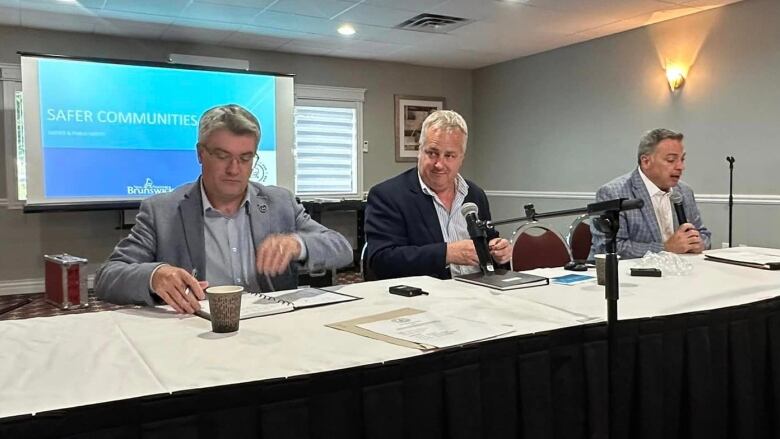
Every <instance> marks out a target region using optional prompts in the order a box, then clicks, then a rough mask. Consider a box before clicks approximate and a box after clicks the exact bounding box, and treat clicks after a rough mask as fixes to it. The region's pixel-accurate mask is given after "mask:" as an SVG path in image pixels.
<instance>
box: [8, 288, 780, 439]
mask: <svg viewBox="0 0 780 439" xmlns="http://www.w3.org/2000/svg"><path fill="white" fill-rule="evenodd" d="M616 334H617V338H616V344H615V352H614V355H615V358H614V362H615V364H614V367H612V370H611V373H610V371H609V370H608V347H607V346H608V345H607V340H606V327H605V325H604V324H596V325H587V326H582V327H577V328H568V329H562V330H556V331H551V332H546V333H540V334H533V335H526V336H517V337H512V338H506V339H501V340H494V341H489V342H484V343H480V344H477V345H472V346H468V347H463V348H458V349H450V350H445V351H439V352H434V353H431V354H426V355H422V356H418V357H415V358H410V359H406V360H401V361H395V362H388V363H385V364H381V365H371V366H365V367H359V368H353V369H347V370H341V371H334V372H328V373H320V374H315V375H310V376H301V377H296V378H292V379H279V380H267V381H260V382H254V383H246V384H240V385H231V386H221V387H216V388H209V389H201V390H194V391H186V392H178V393H175V394H173V395H161V396H152V397H144V398H136V399H132V400H125V401H118V402H111V403H105V404H97V405H92V406H84V407H78V408H73V409H68V410H63V411H54V412H48V413H41V414H38V415H36V416H21V417H16V418H6V419H3V420H0V438H6V437H8V438H26V437H30V438H48V437H68V438H71V437H72V438H171V437H187V438H237V437H252V438H345V439H348V438H372V439H373V438H426V439H429V438H433V439H435V438H469V439H471V438H491V439H492V438H567V439H570V438H607V437H610V434H609V430H610V416H609V414H608V404H607V403H608V401H609V400H610V398H608V389H609V385H608V378H609V377H611V378H612V398H611V399H612V402H613V404H614V414H613V416H612V419H611V430H612V435H611V437H613V438H665V439H671V438H708V439H717V438H727V437H729V438H769V437H778V436H780V425H779V424H780V413H779V411H780V299H772V300H767V301H763V302H758V303H754V304H751V305H745V306H737V307H731V308H723V309H717V310H711V311H707V312H700V313H690V314H682V315H675V316H668V317H659V318H651V319H638V320H628V321H622V322H620V323H619V325H618V327H617V328H616ZM3 373H13V371H3ZM116 378H117V379H118V380H119V379H122V377H121V376H118V377H116Z"/></svg>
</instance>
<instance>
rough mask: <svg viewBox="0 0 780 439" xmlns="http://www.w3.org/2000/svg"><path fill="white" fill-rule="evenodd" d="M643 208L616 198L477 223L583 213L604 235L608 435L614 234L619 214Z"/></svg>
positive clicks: (615, 269) (614, 306)
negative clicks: (554, 210)
mask: <svg viewBox="0 0 780 439" xmlns="http://www.w3.org/2000/svg"><path fill="white" fill-rule="evenodd" d="M643 205H644V202H643V201H642V200H640V199H635V200H627V199H625V198H618V199H614V200H608V201H602V202H598V203H591V204H588V206H587V207H585V208H580V209H569V210H559V211H556V212H548V213H537V212H536V210H535V209H534V206H533V204H526V205H525V206H524V209H525V213H526V216H524V217H520V218H511V219H508V220H501V221H492V222H491V221H478V226H479V227H484V228H486V230H487V229H492V228H493V227H494V226H498V225H502V224H511V223H516V222H521V221H536V220H538V219H541V218H555V217H561V216H569V215H582V214H583V213H587V214H588V215H590V216H592V217H594V218H593V224H594V225H595V226H596V228H597V229H598V230H599V231H600V232H602V233H604V235H605V238H606V251H607V254H606V261H605V267H604V268H605V270H604V275H605V277H606V279H605V285H604V298H605V299H606V301H607V352H608V353H607V355H608V357H607V376H608V379H607V413H608V427H607V428H608V432H610V433H611V431H612V425H613V419H614V417H613V412H612V410H613V404H612V400H613V397H612V389H614V386H613V384H612V382H611V381H612V374H611V371H612V370H614V367H613V365H614V364H615V358H616V357H615V348H616V344H617V343H616V337H615V326H616V324H617V320H618V299H619V298H620V292H619V288H620V285H619V282H620V279H619V273H618V256H617V233H618V230H620V212H621V211H624V210H631V209H638V208H641V207H642V206H643Z"/></svg>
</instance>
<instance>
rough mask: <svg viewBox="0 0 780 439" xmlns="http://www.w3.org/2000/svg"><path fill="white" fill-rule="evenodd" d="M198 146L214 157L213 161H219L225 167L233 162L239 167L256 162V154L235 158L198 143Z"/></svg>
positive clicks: (245, 154) (248, 153) (246, 154)
mask: <svg viewBox="0 0 780 439" xmlns="http://www.w3.org/2000/svg"><path fill="white" fill-rule="evenodd" d="M198 146H199V147H201V148H203V149H204V150H205V151H206V152H207V153H209V155H210V156H212V157H214V158H215V159H217V160H219V161H220V162H222V163H224V164H225V165H229V164H231V163H233V160H237V161H238V164H239V165H242V166H249V165H253V164H254V162H255V161H256V160H257V153H256V152H247V153H244V154H241V155H239V156H235V155H233V154H229V153H227V152H225V151H223V150H221V149H215V150H212V149H210V148H209V147H208V146H206V145H205V144H203V143H198Z"/></svg>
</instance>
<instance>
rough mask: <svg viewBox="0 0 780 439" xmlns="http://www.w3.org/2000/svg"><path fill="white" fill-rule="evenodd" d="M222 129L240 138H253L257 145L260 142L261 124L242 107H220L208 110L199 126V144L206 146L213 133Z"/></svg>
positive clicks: (232, 105) (233, 105)
mask: <svg viewBox="0 0 780 439" xmlns="http://www.w3.org/2000/svg"><path fill="white" fill-rule="evenodd" d="M221 129H226V130H228V131H230V132H231V133H233V134H236V135H239V136H253V137H254V138H255V143H259V142H260V122H259V121H258V120H257V118H256V117H255V116H254V115H253V114H252V113H250V112H249V110H247V109H246V108H244V107H242V106H240V105H236V104H228V105H220V106H218V107H214V108H211V109H209V110H206V112H205V113H203V116H201V117H200V123H199V124H198V143H199V144H205V142H206V139H208V138H209V136H210V135H211V133H213V132H214V131H217V130H221Z"/></svg>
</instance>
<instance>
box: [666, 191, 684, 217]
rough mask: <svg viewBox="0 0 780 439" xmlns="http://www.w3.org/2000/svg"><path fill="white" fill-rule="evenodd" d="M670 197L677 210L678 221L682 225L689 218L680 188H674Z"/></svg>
mask: <svg viewBox="0 0 780 439" xmlns="http://www.w3.org/2000/svg"><path fill="white" fill-rule="evenodd" d="M669 199H670V200H672V203H674V211H675V212H677V221H678V222H679V223H680V225H683V224H685V223H687V222H688V218H687V217H686V216H685V208H683V196H682V194H681V193H680V190H679V189H672V194H671V195H669Z"/></svg>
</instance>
